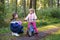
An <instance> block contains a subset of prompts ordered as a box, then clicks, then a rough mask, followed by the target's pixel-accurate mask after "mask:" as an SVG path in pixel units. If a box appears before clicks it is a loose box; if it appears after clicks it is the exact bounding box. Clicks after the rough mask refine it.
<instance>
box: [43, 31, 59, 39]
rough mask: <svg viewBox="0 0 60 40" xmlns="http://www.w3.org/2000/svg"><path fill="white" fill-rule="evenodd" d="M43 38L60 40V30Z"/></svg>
mask: <svg viewBox="0 0 60 40" xmlns="http://www.w3.org/2000/svg"><path fill="white" fill-rule="evenodd" d="M42 40H60V30H59V31H57V32H55V33H53V34H51V35H49V36H47V37H45V38H42Z"/></svg>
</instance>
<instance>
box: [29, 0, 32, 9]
mask: <svg viewBox="0 0 60 40" xmlns="http://www.w3.org/2000/svg"><path fill="white" fill-rule="evenodd" d="M29 8H32V0H30V7H29Z"/></svg>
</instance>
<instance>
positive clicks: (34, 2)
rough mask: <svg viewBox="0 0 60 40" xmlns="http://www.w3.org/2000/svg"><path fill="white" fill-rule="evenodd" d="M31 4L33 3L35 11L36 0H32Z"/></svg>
mask: <svg viewBox="0 0 60 40" xmlns="http://www.w3.org/2000/svg"><path fill="white" fill-rule="evenodd" d="M32 5H33V8H34V9H35V11H36V0H33V2H32Z"/></svg>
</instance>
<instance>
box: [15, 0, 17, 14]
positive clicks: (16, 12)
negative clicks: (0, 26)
mask: <svg viewBox="0 0 60 40" xmlns="http://www.w3.org/2000/svg"><path fill="white" fill-rule="evenodd" d="M15 7H16V9H15V12H16V13H17V0H16V6H15Z"/></svg>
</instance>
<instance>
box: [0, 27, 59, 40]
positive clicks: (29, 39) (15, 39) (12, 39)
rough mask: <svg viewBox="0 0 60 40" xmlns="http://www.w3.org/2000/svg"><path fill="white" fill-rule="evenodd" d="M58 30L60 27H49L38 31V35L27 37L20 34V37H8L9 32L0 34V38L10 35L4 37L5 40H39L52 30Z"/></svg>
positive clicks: (0, 39)
mask: <svg viewBox="0 0 60 40" xmlns="http://www.w3.org/2000/svg"><path fill="white" fill-rule="evenodd" d="M58 30H60V28H54V29H49V30H46V31H42V32H39V34H38V35H35V36H32V37H28V36H26V35H21V36H20V37H10V36H11V33H7V34H3V35H2V34H0V40H2V38H1V37H3V36H6V37H7V38H8V37H10V38H9V39H6V40H40V39H42V38H44V37H46V36H48V35H50V34H52V33H54V32H57V31H58Z"/></svg>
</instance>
